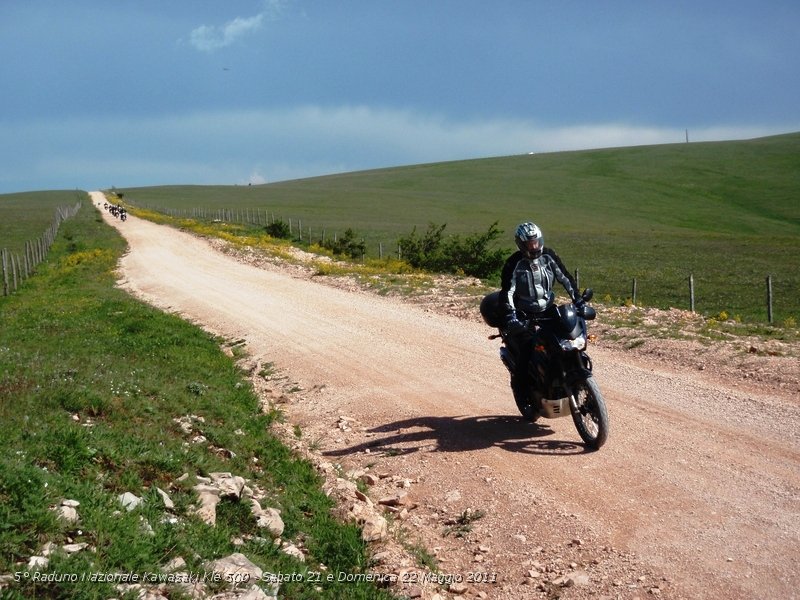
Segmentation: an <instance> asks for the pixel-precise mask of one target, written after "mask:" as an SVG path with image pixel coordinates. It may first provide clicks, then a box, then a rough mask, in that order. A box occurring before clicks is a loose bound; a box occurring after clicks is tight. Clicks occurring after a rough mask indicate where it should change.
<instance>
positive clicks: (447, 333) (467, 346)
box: [95, 197, 800, 599]
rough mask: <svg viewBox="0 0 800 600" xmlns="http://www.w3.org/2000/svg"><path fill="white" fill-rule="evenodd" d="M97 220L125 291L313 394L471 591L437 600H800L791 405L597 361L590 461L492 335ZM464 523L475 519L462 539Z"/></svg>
mask: <svg viewBox="0 0 800 600" xmlns="http://www.w3.org/2000/svg"><path fill="white" fill-rule="evenodd" d="M97 199H98V197H95V203H96V201H97ZM101 203H102V201H101ZM101 212H103V214H104V215H105V216H106V218H107V220H108V221H109V222H110V223H112V224H113V225H114V226H116V227H117V228H118V229H119V230H120V232H121V233H122V234H123V235H124V236H125V238H126V239H127V240H128V243H129V245H130V251H129V253H128V254H126V255H125V257H124V258H123V259H122V261H121V265H120V274H121V278H122V285H123V286H124V287H125V288H126V289H128V290H130V291H131V292H132V293H134V294H135V295H137V296H139V297H141V298H143V299H145V300H147V301H149V302H150V303H152V304H154V305H156V306H159V307H162V308H164V309H167V310H170V311H174V312H178V313H180V314H182V315H185V316H186V317H187V318H189V319H190V320H192V321H194V322H196V323H198V324H201V325H202V326H204V327H205V328H207V329H209V330H211V331H214V332H216V333H219V334H222V335H224V336H226V337H228V338H236V339H238V338H243V339H245V340H246V342H247V348H248V350H249V352H250V354H251V355H252V357H253V358H254V359H255V360H257V361H260V362H261V363H268V362H271V363H274V364H275V366H276V367H277V368H278V369H280V370H281V371H282V372H285V373H287V374H288V376H289V377H290V378H291V380H292V381H293V382H296V383H297V384H298V386H299V387H300V388H302V391H301V392H298V393H295V394H293V395H290V397H289V398H288V399H287V402H286V404H285V405H284V406H283V408H284V410H286V411H287V413H288V415H289V417H290V419H291V420H292V421H293V422H296V423H298V424H299V425H300V426H301V428H302V430H303V431H304V432H305V433H304V438H306V439H311V440H313V441H314V447H315V449H316V450H317V452H318V453H319V454H320V455H321V456H322V457H323V458H324V459H325V460H329V461H332V462H337V463H341V464H342V465H343V466H344V467H345V469H356V468H369V469H370V470H371V471H372V472H374V473H379V474H381V475H383V476H384V477H383V479H382V480H381V482H382V484H381V485H383V486H392V487H394V488H397V489H402V490H403V491H404V492H407V493H408V495H407V497H406V498H405V499H404V503H405V506H406V507H407V508H409V509H410V510H408V513H407V515H405V514H403V515H402V518H404V519H405V521H404V523H405V525H406V530H407V534H406V535H407V539H406V540H405V544H406V547H410V546H411V547H417V546H418V545H419V546H422V545H424V546H425V547H426V548H427V549H428V551H429V552H430V553H431V554H435V555H436V556H437V560H438V565H439V571H440V573H441V574H443V575H450V576H452V577H451V579H453V580H458V579H461V578H463V579H464V580H465V582H464V585H465V587H464V588H463V589H462V588H459V587H453V588H452V589H450V590H449V591H447V590H448V586H447V585H446V584H445V585H443V586H439V587H438V588H436V589H437V590H438V593H440V594H442V595H443V596H444V597H451V596H452V594H453V593H457V594H461V595H463V596H464V597H488V598H543V597H548V595H549V596H550V597H552V596H554V595H556V594H560V597H562V598H589V597H592V598H598V597H604V596H605V597H609V598H617V597H620V598H635V597H641V598H644V597H650V596H654V597H661V598H730V599H740V598H741V599H751V598H781V599H785V598H794V597H800V591H798V586H800V520H799V519H798V517H800V407H799V406H798V402H797V399H796V398H792V397H783V396H781V395H779V394H776V393H770V394H767V393H759V392H758V391H757V390H756V391H753V390H744V389H741V388H737V386H736V385H735V384H733V383H732V384H731V385H729V386H727V387H726V386H724V385H720V384H719V383H714V382H712V380H710V379H704V377H706V372H687V371H680V370H676V369H672V368H670V365H668V364H663V365H662V366H661V367H658V368H655V367H653V366H645V365H643V364H640V363H638V364H632V363H630V362H628V361H629V359H628V358H627V357H626V356H625V355H624V354H620V353H615V352H612V351H608V350H606V351H603V350H601V349H599V348H595V349H593V350H592V349H590V351H591V354H592V358H593V360H594V365H595V374H596V379H597V381H598V383H599V385H600V388H601V390H603V392H604V395H605V397H606V401H607V404H608V409H609V414H610V417H611V434H610V437H609V441H608V443H607V444H606V446H605V447H603V448H602V449H601V450H600V451H599V452H587V451H585V449H584V447H583V445H582V443H581V442H580V438H579V436H578V434H577V432H576V431H575V428H574V426H573V424H572V421H571V419H569V418H566V419H559V420H554V421H541V422H539V423H537V424H529V423H525V422H523V421H521V420H520V419H519V418H518V417H517V415H516V409H515V407H514V405H513V401H512V399H511V397H510V394H509V390H508V381H507V379H508V378H507V374H506V372H505V369H504V368H503V367H502V365H501V363H500V361H499V359H498V356H497V347H498V346H497V342H491V341H489V340H487V335H488V334H489V333H491V332H490V331H488V329H487V328H486V327H485V326H484V325H482V324H479V323H476V322H472V321H465V320H461V319H457V318H454V317H447V316H442V315H438V314H434V313H431V312H426V311H424V310H422V309H421V308H419V307H416V306H411V305H408V304H404V303H402V302H399V301H395V300H391V299H386V298H382V297H378V296H374V295H370V294H367V293H353V292H347V291H343V290H340V289H334V288H332V287H330V286H326V285H322V284H320V283H317V282H315V281H311V280H309V279H307V278H301V277H297V276H292V275H291V274H287V273H286V272H282V271H281V270H280V269H278V268H272V269H260V268H255V267H253V266H249V265H246V264H243V263H241V262H239V261H236V260H235V259H233V258H231V257H229V256H227V255H225V254H223V253H219V252H216V251H215V250H214V249H213V248H212V246H211V245H210V244H209V243H208V242H207V241H204V240H200V239H197V238H195V237H193V236H191V235H188V234H185V233H182V232H178V231H175V230H172V229H168V228H165V227H163V226H159V225H155V224H152V223H150V222H147V221H142V220H140V219H137V218H135V217H129V219H128V221H127V222H125V223H119V222H118V221H116V220H115V219H113V218H112V217H109V216H108V214H107V213H106V212H105V211H102V210H101ZM340 417H346V418H345V419H342V418H340ZM387 475H391V477H388V476H387ZM388 492H389V490H388V489H383V490H382V492H381V493H388ZM375 493H378V492H377V490H376V492H375ZM467 509H470V510H472V511H473V513H472V514H473V515H474V516H478V515H480V514H483V517H482V518H479V519H476V520H474V521H473V522H472V523H471V531H470V532H468V533H466V534H465V535H463V536H457V535H454V533H453V531H454V522H455V521H457V519H455V517H458V516H460V515H464V514H465V513H464V511H466V510H467ZM455 524H456V525H457V523H455ZM448 527H449V529H448ZM470 573H484V574H486V576H485V577H484V575H479V576H478V579H481V578H484V579H489V580H490V581H489V582H480V581H478V582H474V581H472V582H467V581H466V580H467V579H475V577H473V576H471V575H469V574H470ZM492 580H494V581H492ZM467 583H468V584H469V585H467ZM421 590H422V592H424V594H423V595H424V597H430V596H429V595H428V594H429V586H422V588H421ZM480 594H485V595H484V596H480Z"/></svg>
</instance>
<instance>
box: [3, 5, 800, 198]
mask: <svg viewBox="0 0 800 600" xmlns="http://www.w3.org/2000/svg"><path fill="white" fill-rule="evenodd" d="M0 56H2V57H3V58H2V60H0V84H1V86H2V87H0V193H8V192H17V191H33V190H49V189H84V190H94V189H107V188H111V187H112V186H113V187H117V188H125V187H134V186H151V185H167V184H202V185H206V184H230V185H233V184H235V185H246V184H248V183H251V184H261V183H269V182H275V181H282V180H289V179H298V178H303V177H312V176H317V175H326V174H331V173H343V172H351V171H359V170H365V169H373V168H381V167H392V166H400V165H410V164H420V163H429V162H440V161H450V160H461V159H471V158H484V157H490V156H506V155H513V154H525V153H530V152H552V151H562V150H577V149H588V148H606V147H617V146H631V145H644V144H661V143H683V142H685V140H686V134H687V131H688V136H689V140H690V141H693V142H696V141H712V140H733V139H750V138H754V137H760V136H764V135H773V134H779V133H789V132H795V131H800V2H797V0H786V1H784V0H752V1H751V0H724V1H723V0H687V1H684V0H629V1H627V0H619V1H617V0H584V1H580V0H548V1H539V0H527V1H523V0H495V1H489V0H480V1H477V0H360V1H355V0H353V1H350V0H341V1H337V0H168V1H164V0H0Z"/></svg>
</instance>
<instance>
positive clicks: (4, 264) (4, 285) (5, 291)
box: [0, 248, 8, 296]
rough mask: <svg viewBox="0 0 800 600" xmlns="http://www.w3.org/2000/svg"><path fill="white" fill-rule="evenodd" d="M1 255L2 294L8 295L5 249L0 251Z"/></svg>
mask: <svg viewBox="0 0 800 600" xmlns="http://www.w3.org/2000/svg"><path fill="white" fill-rule="evenodd" d="M0 254H2V257H3V296H8V270H7V269H6V249H5V248H3V250H2V251H0Z"/></svg>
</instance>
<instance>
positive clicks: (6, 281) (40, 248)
mask: <svg viewBox="0 0 800 600" xmlns="http://www.w3.org/2000/svg"><path fill="white" fill-rule="evenodd" d="M81 204H82V203H81V202H80V201H79V202H77V203H76V204H75V205H74V206H59V207H58V208H56V212H55V216H54V217H53V221H52V223H50V226H49V227H48V228H47V229H45V231H44V233H43V234H42V235H40V236H39V237H37V238H36V239H33V240H28V241H26V242H25V249H24V251H23V253H22V255H20V254H19V253H18V252H11V251H10V250H8V249H6V248H3V249H2V250H0V263H2V267H0V268H1V269H2V274H1V275H2V281H3V296H8V295H10V294H12V293H14V292H16V291H17V289H18V287H19V286H20V285H21V284H22V282H23V281H25V280H26V279H28V278H29V277H31V276H32V275H33V274H34V273H35V272H36V267H38V266H39V265H40V264H41V263H43V262H44V260H45V259H46V258H47V254H48V252H49V251H50V247H51V246H52V245H53V241H54V240H55V239H56V235H58V230H59V228H60V227H61V223H63V222H64V221H66V220H67V219H71V218H72V217H74V216H75V215H76V214H77V213H78V210H79V209H80V207H81Z"/></svg>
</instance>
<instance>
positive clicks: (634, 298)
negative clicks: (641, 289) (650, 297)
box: [631, 277, 636, 306]
mask: <svg viewBox="0 0 800 600" xmlns="http://www.w3.org/2000/svg"><path fill="white" fill-rule="evenodd" d="M631 304H633V305H634V306H636V277H634V278H633V289H632V290H631Z"/></svg>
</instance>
